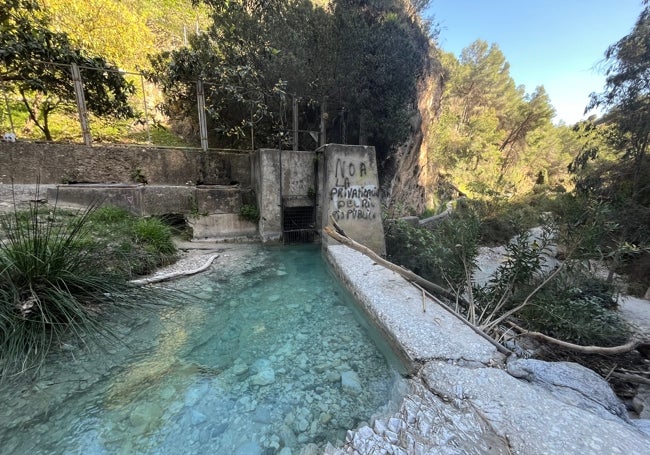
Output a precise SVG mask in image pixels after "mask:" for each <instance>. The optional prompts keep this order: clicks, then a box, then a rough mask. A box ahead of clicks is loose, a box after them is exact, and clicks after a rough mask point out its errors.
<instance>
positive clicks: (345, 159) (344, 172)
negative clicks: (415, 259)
mask: <svg viewBox="0 0 650 455" xmlns="http://www.w3.org/2000/svg"><path fill="white" fill-rule="evenodd" d="M319 150H320V151H321V152H322V161H323V168H324V169H323V170H324V172H323V179H322V183H321V184H320V185H319V186H320V191H319V194H320V201H321V205H322V217H323V218H322V220H323V221H322V223H323V225H327V223H328V222H329V217H330V215H331V216H332V217H333V218H334V219H335V220H336V222H337V223H338V224H339V225H340V226H341V228H343V230H344V231H345V232H346V234H347V235H348V236H349V237H351V238H352V239H354V240H356V241H357V242H359V243H362V244H363V245H365V246H367V247H368V248H370V249H371V250H373V251H374V252H375V253H377V254H380V255H385V254H386V243H385V239H384V226H383V224H382V220H381V202H380V198H379V180H378V175H377V161H376V157H375V149H374V147H368V146H361V145H338V144H329V145H325V146H324V147H322V148H321V149H319ZM323 242H324V243H327V242H334V241H333V240H331V239H329V238H328V237H327V235H325V234H324V235H323Z"/></svg>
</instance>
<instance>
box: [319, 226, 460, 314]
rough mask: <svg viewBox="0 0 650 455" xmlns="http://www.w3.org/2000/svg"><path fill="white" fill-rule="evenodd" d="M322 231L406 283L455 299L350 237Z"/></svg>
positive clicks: (331, 229) (446, 291) (444, 290)
mask: <svg viewBox="0 0 650 455" xmlns="http://www.w3.org/2000/svg"><path fill="white" fill-rule="evenodd" d="M323 230H324V231H325V233H326V234H327V235H329V236H330V237H332V238H333V239H334V240H336V241H337V242H340V243H342V244H344V245H346V246H349V247H350V248H352V249H353V250H356V251H358V252H360V253H363V254H365V255H366V256H368V257H369V258H370V259H372V260H373V261H375V262H376V263H377V264H380V265H383V266H384V267H386V268H387V269H390V270H392V271H393V272H395V273H397V274H399V275H401V276H402V277H404V278H405V279H406V280H408V281H410V282H412V283H417V284H419V285H420V286H422V287H423V288H424V289H426V290H427V291H429V292H435V293H438V294H441V295H443V296H445V297H447V298H448V299H455V298H456V295H455V294H454V293H453V292H450V291H448V290H447V289H445V288H443V287H442V286H438V285H437V284H435V283H432V282H431V281H428V280H425V279H424V278H422V277H421V276H419V275H416V274H415V273H413V272H411V271H410V270H406V269H405V268H403V267H400V266H399V265H396V264H393V263H392V262H389V261H387V260H386V259H384V258H382V257H381V256H379V255H378V254H377V253H375V252H374V251H372V250H371V249H370V248H368V247H367V246H365V245H362V244H360V243H357V242H355V241H354V240H352V239H351V238H350V237H347V236H345V235H341V234H340V233H339V232H337V231H335V230H334V229H333V228H332V227H331V226H326V227H325V228H323ZM339 231H340V232H343V231H341V230H340V228H339ZM461 303H463V305H468V303H467V302H466V301H465V300H464V299H461Z"/></svg>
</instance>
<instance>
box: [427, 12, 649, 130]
mask: <svg viewBox="0 0 650 455" xmlns="http://www.w3.org/2000/svg"><path fill="white" fill-rule="evenodd" d="M642 8H643V5H642V1H641V0H433V1H432V2H431V6H430V7H429V9H428V10H427V11H426V12H425V16H427V17H431V16H433V20H434V22H435V23H437V24H438V26H439V28H440V36H439V38H438V43H439V45H440V47H441V48H442V49H444V50H445V51H447V52H453V53H454V54H456V56H458V55H459V54H460V52H461V50H462V49H463V48H465V47H467V46H468V45H469V44H470V43H472V42H473V41H475V40H477V39H482V40H483V41H487V42H488V43H495V44H497V45H498V46H499V48H500V49H501V51H502V52H503V54H504V56H505V58H506V60H507V61H508V62H509V63H510V75H511V76H512V78H513V79H514V81H515V83H516V84H517V85H524V86H525V87H526V92H527V93H531V92H533V90H534V89H535V87H537V86H539V85H543V86H544V88H545V89H546V92H547V93H548V94H549V97H550V98H551V104H553V107H554V108H555V110H556V117H555V119H554V121H555V122H556V123H558V122H560V121H564V122H565V123H568V124H572V123H574V122H576V121H578V120H580V119H581V118H584V117H585V116H583V111H584V108H585V106H586V105H587V103H588V102H589V94H590V93H591V92H601V91H602V90H603V88H604V85H605V76H604V75H603V74H602V69H601V71H600V72H599V70H598V68H599V63H601V62H602V60H603V58H604V53H605V50H606V49H607V47H608V46H610V45H611V44H614V43H615V42H616V41H618V40H619V39H621V38H622V37H623V36H625V35H627V34H628V33H629V32H630V31H631V30H632V27H634V23H635V21H636V19H637V17H638V16H639V13H640V12H641V10H642ZM600 66H601V68H602V65H600Z"/></svg>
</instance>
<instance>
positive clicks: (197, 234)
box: [187, 213, 258, 242]
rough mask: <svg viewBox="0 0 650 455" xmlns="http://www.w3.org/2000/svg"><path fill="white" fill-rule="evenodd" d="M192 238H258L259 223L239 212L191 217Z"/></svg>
mask: <svg viewBox="0 0 650 455" xmlns="http://www.w3.org/2000/svg"><path fill="white" fill-rule="evenodd" d="M187 222H188V224H189V225H190V226H191V227H192V239H193V240H197V241H217V242H224V241H229V240H258V234H257V225H256V224H255V223H252V222H250V221H247V220H244V219H243V218H242V217H240V216H239V215H238V214H234V213H221V214H213V215H207V216H199V217H190V218H188V220H187Z"/></svg>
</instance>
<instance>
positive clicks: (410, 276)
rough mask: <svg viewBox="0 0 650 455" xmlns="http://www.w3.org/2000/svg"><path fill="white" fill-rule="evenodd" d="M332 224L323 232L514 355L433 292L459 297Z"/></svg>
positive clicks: (504, 352)
mask: <svg viewBox="0 0 650 455" xmlns="http://www.w3.org/2000/svg"><path fill="white" fill-rule="evenodd" d="M332 223H333V224H334V228H332V227H331V226H326V227H325V228H323V230H324V231H325V233H326V234H327V235H329V236H330V237H332V238H333V239H334V240H336V241H337V242H340V243H342V244H344V245H346V246H348V247H350V248H352V249H353V250H356V251H358V252H360V253H363V254H365V255H366V256H368V257H369V258H370V259H372V260H373V261H375V262H376V263H377V264H380V265H383V266H384V267H386V268H387V269H389V270H392V271H393V272H395V273H397V274H398V275H401V276H402V278H404V279H406V280H407V281H409V282H411V283H412V284H414V285H416V286H417V287H419V288H420V289H423V290H424V291H428V292H427V294H428V295H429V297H430V298H432V299H433V300H434V301H435V302H436V303H438V304H439V305H441V306H442V307H443V308H444V309H445V310H447V311H449V312H450V313H451V314H452V315H454V316H456V317H457V318H458V319H459V320H460V321H461V322H463V323H464V324H466V325H467V326H468V327H470V328H471V329H472V330H473V331H474V332H476V333H477V334H478V335H480V336H481V337H483V338H485V339H486V340H487V341H489V342H490V343H492V344H493V345H494V346H495V347H496V348H497V350H498V351H499V352H501V353H502V354H505V355H510V354H512V351H510V350H509V349H507V348H506V347H504V346H502V345H501V344H499V343H497V342H496V341H494V339H493V338H491V337H490V336H489V335H487V334H486V333H484V332H482V331H481V329H479V328H478V327H476V326H474V325H472V324H471V323H470V322H469V321H468V320H467V319H465V318H463V317H462V316H461V315H459V314H458V313H456V312H455V311H454V310H453V309H452V308H450V307H449V306H447V305H446V304H444V303H443V302H442V301H440V299H437V298H436V297H434V296H433V295H432V294H431V292H436V293H439V294H442V295H444V296H445V297H447V298H449V299H455V298H457V296H456V295H454V294H453V293H452V292H449V291H448V290H447V289H445V288H443V287H441V286H438V285H437V284H434V283H432V282H430V281H428V280H425V279H424V278H422V277H421V276H419V275H416V274H415V273H413V272H411V271H410V270H406V269H405V268H403V267H400V266H398V265H395V264H393V263H392V262H389V261H387V260H386V259H384V258H382V257H381V256H379V255H378V254H377V253H375V252H374V251H372V250H371V249H370V248H368V247H367V246H365V245H362V244H360V243H357V242H355V241H354V240H352V239H351V238H350V237H347V236H345V232H343V230H342V229H341V228H340V227H339V226H338V225H337V224H336V223H335V222H334V221H332ZM463 303H464V304H467V302H465V301H463Z"/></svg>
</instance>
